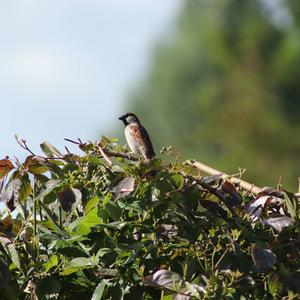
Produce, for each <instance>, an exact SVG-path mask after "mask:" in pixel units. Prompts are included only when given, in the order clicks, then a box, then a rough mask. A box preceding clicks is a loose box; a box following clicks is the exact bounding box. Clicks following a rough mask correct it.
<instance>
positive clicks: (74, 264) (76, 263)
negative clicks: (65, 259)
mask: <svg viewBox="0 0 300 300" xmlns="http://www.w3.org/2000/svg"><path fill="white" fill-rule="evenodd" d="M92 266H93V263H92V261H91V260H90V259H89V258H87V257H76V258H74V259H72V260H71V261H70V262H69V263H68V264H67V266H66V267H65V268H64V270H63V271H61V272H60V273H59V275H61V276H67V275H70V274H72V273H75V272H78V271H79V270H81V269H87V268H90V267H92Z"/></svg>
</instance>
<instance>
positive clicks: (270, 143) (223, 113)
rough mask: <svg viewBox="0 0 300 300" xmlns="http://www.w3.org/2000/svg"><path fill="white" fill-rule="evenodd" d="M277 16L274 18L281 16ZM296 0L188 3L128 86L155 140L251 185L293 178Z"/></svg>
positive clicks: (299, 36)
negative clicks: (141, 73)
mask: <svg viewBox="0 0 300 300" xmlns="http://www.w3.org/2000/svg"><path fill="white" fill-rule="evenodd" d="M278 13H279V15H281V17H280V18H278ZM299 20H300V1H299V0H286V1H282V2H280V1H271V2H268V1H259V0H243V1H240V0H218V1H217V0H215V1H211V0H201V1H199V0H188V1H184V2H182V9H181V12H180V13H179V15H178V18H177V20H176V23H175V24H174V29H173V30H172V32H171V33H170V35H169V36H167V37H166V38H165V39H164V40H161V41H160V42H159V43H158V45H156V47H155V49H154V51H153V58H152V66H151V67H150V69H149V72H148V75H147V76H146V78H144V79H143V80H141V81H140V82H139V83H138V84H137V86H136V88H135V89H134V90H133V91H132V92H131V93H130V96H129V101H128V102H127V108H126V109H127V110H130V111H133V112H135V113H137V114H138V115H139V116H140V118H141V120H142V122H143V124H144V125H145V126H146V127H147V128H148V129H149V131H150V135H151V137H152V139H153V142H154V144H155V147H156V149H157V152H158V149H160V148H161V147H163V146H168V145H172V146H174V148H175V150H176V151H179V152H181V153H182V154H183V158H195V159H198V160H200V161H202V162H204V163H207V164H209V165H211V166H213V167H215V168H219V169H221V170H222V171H224V172H228V173H235V172H236V171H237V170H238V168H239V167H242V168H246V169H247V172H246V174H245V176H244V178H246V179H248V180H250V181H252V182H254V183H255V184H257V185H262V186H266V185H271V186H276V184H277V183H278V180H279V178H280V176H282V178H283V184H284V186H285V187H287V188H289V189H293V190H296V189H297V187H298V182H297V178H298V177H299V175H300V159H299V157H300V139H299V132H300V118H299V117H300V21H299Z"/></svg>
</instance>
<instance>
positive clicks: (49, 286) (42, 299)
mask: <svg viewBox="0 0 300 300" xmlns="http://www.w3.org/2000/svg"><path fill="white" fill-rule="evenodd" d="M60 291H61V284H60V282H59V281H58V280H57V279H55V278H44V279H42V280H40V281H39V282H38V284H37V288H36V294H37V296H38V299H39V300H48V299H59V294H60Z"/></svg>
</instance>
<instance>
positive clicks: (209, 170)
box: [186, 160, 262, 195]
mask: <svg viewBox="0 0 300 300" xmlns="http://www.w3.org/2000/svg"><path fill="white" fill-rule="evenodd" d="M186 164H188V165H190V166H194V167H196V168H197V169H198V170H200V171H202V172H204V173H207V174H209V175H219V174H222V175H223V176H222V177H225V178H226V180H228V181H230V182H231V183H235V184H238V185H239V186H240V187H241V188H242V189H244V190H246V191H248V192H249V193H252V194H254V195H258V194H259V193H261V191H262V189H261V188H260V187H258V186H255V185H254V184H251V183H249V182H247V181H244V180H242V179H240V178H236V177H231V176H230V175H228V174H225V173H223V172H221V171H219V170H216V169H213V168H211V167H209V166H207V165H205V164H203V163H201V162H198V161H194V160H188V161H186Z"/></svg>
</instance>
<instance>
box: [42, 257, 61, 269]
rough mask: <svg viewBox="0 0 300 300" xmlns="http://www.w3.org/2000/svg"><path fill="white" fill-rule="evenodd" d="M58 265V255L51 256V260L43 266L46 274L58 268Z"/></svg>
mask: <svg viewBox="0 0 300 300" xmlns="http://www.w3.org/2000/svg"><path fill="white" fill-rule="evenodd" d="M57 265H58V258H57V255H52V256H50V258H49V260H48V261H47V262H46V263H44V264H43V266H44V268H45V272H48V271H49V270H50V269H51V268H52V267H56V266H57Z"/></svg>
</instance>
